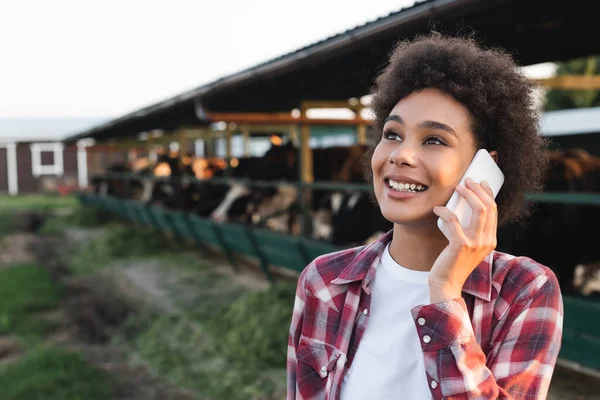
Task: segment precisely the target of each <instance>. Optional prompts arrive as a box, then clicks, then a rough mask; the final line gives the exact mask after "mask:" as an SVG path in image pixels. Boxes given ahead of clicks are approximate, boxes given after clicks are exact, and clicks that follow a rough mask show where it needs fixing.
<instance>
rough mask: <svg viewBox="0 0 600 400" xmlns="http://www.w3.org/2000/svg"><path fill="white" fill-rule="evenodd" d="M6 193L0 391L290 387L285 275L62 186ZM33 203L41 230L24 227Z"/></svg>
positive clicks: (158, 392)
mask: <svg viewBox="0 0 600 400" xmlns="http://www.w3.org/2000/svg"><path fill="white" fill-rule="evenodd" d="M2 200H3V204H2V211H3V220H2V223H3V226H7V225H8V224H10V225H12V226H13V229H11V230H10V231H8V230H5V231H4V232H3V236H2V240H1V246H2V247H1V249H2V250H1V252H2V259H1V267H0V269H1V270H0V304H1V306H0V312H1V314H0V318H1V319H0V323H1V325H0V332H1V334H2V337H1V339H0V343H1V344H0V359H1V360H0V364H1V372H0V384H1V387H2V388H3V393H2V394H3V396H2V399H6V400H17V399H19V400H20V399H27V400H30V399H37V398H39V399H41V398H44V399H66V398H82V399H83V398H84V399H109V398H110V399H281V398H284V397H285V351H286V343H287V328H288V326H289V317H290V309H291V305H292V303H293V293H294V291H293V290H294V282H293V281H289V282H284V281H282V282H279V283H278V284H276V285H274V286H270V285H269V284H268V283H267V281H266V280H265V279H264V277H263V276H262V275H261V274H259V273H257V271H255V270H253V269H252V268H245V269H244V271H243V272H241V273H238V274H234V273H232V270H231V267H230V266H229V265H227V262H226V260H224V259H222V257H220V256H219V255H218V254H213V255H212V256H210V257H209V256H206V255H204V256H201V255H200V254H199V252H198V250H197V249H195V248H194V247H193V246H191V245H187V244H181V243H176V242H175V241H172V240H169V238H164V237H159V236H157V235H156V234H155V233H152V232H146V231H139V230H138V229H136V228H134V227H132V226H128V225H124V224H122V223H119V222H117V221H114V220H110V218H107V216H106V215H98V214H97V213H93V212H90V210H88V209H83V208H80V207H78V206H76V205H75V204H74V202H73V200H72V199H70V198H69V199H63V198H49V199H48V201H47V202H44V201H43V200H44V199H42V198H41V197H37V198H35V199H28V198H24V197H21V198H12V199H8V200H7V199H6V198H2ZM28 202H31V203H35V208H28V205H29V204H27V203H28ZM15 205H16V207H14V206H15ZM40 205H43V206H44V208H46V209H45V210H44V212H43V213H40V214H43V215H44V220H45V221H44V223H43V224H42V225H41V227H40V229H39V231H38V232H37V233H31V232H24V231H23V230H22V229H19V228H20V227H19V226H18V225H19V224H23V225H27V224H26V223H24V222H23V221H24V220H25V219H27V217H29V216H31V215H32V214H31V211H32V210H35V213H36V214H38V213H39V210H40ZM23 225H21V226H23Z"/></svg>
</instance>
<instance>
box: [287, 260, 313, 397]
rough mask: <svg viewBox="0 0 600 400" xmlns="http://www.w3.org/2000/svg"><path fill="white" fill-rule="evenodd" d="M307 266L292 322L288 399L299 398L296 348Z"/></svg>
mask: <svg viewBox="0 0 600 400" xmlns="http://www.w3.org/2000/svg"><path fill="white" fill-rule="evenodd" d="M307 270H308V267H307V268H305V269H304V270H303V271H302V273H301V274H300V277H299V278H298V284H297V286H296V297H295V300H294V308H293V311H292V322H291V325H290V330H289V336H288V348H287V400H298V399H299V397H297V382H296V368H297V363H298V360H297V358H296V349H297V348H298V343H299V341H300V336H301V334H302V324H303V314H304V306H305V304H306V286H305V285H306V272H307Z"/></svg>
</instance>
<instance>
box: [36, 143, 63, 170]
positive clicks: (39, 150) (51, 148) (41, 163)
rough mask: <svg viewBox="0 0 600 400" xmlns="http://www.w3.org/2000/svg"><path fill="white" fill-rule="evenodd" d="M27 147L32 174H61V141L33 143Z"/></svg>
mask: <svg viewBox="0 0 600 400" xmlns="http://www.w3.org/2000/svg"><path fill="white" fill-rule="evenodd" d="M29 147H30V149H31V172H32V174H33V176H35V177H38V176H41V175H57V176H62V175H63V173H64V165H63V144H62V143H33V144H31V145H30V146H29ZM42 155H43V157H42Z"/></svg>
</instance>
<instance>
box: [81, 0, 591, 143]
mask: <svg viewBox="0 0 600 400" xmlns="http://www.w3.org/2000/svg"><path fill="white" fill-rule="evenodd" d="M593 4H595V1H594V0H571V1H569V2H565V1H563V0H529V1H527V2H523V1H518V0H424V1H421V2H418V3H416V4H414V5H413V6H410V7H407V8H404V9H401V10H399V11H396V12H393V13H390V14H389V15H387V16H385V17H381V18H379V19H376V20H374V21H371V22H368V23H365V24H363V25H359V26H356V27H354V28H352V29H349V30H346V31H345V32H342V33H339V34H337V35H333V36H331V37H328V38H325V39H323V40H321V41H319V42H316V43H313V44H311V45H309V46H306V47H303V48H300V49H298V50H296V51H293V52H291V53H288V54H284V55H282V56H279V57H277V58H275V59H272V60H269V61H266V62H264V63H261V64H259V65H256V66H254V67H252V68H249V69H246V70H244V71H241V72H238V73H235V74H232V75H229V76H225V77H223V78H220V79H218V80H216V81H214V82H211V83H208V84H206V85H203V86H200V87H198V88H195V89H193V90H190V91H187V92H184V93H181V94H179V95H177V96H175V97H172V98H169V99H166V100H164V101H161V102H159V103H156V104H153V105H151V106H149V107H146V108H142V109H140V110H137V111H135V112H132V113H130V114H127V115H124V116H122V117H120V118H117V119H114V120H112V121H109V122H107V123H105V124H102V125H99V126H96V127H94V128H92V129H89V130H85V131H82V132H80V133H79V134H78V135H75V136H73V137H70V138H69V139H70V140H74V139H77V138H81V137H94V138H96V139H98V140H106V139H109V138H117V137H124V136H133V135H135V134H137V133H139V132H143V131H148V130H152V129H165V130H170V129H174V128H176V127H178V126H182V125H198V124H199V123H201V122H207V121H205V120H204V111H206V110H209V111H212V112H228V111H229V112H280V111H289V110H291V109H293V108H296V107H299V105H300V102H301V101H302V100H330V99H335V100H339V99H347V98H350V97H360V96H362V95H364V94H366V93H368V91H369V89H370V87H371V85H372V82H373V78H374V77H375V75H376V74H377V73H378V71H379V70H380V69H381V68H382V67H383V66H384V65H385V61H386V56H387V54H388V51H389V50H390V48H391V47H392V45H393V44H394V43H395V42H396V41H397V40H398V39H400V38H406V37H412V36H414V35H415V34H419V33H424V32H427V31H428V30H429V29H430V28H431V22H432V21H435V22H436V26H437V29H438V30H439V31H442V32H443V31H448V32H455V31H457V30H459V31H463V32H465V31H471V30H474V31H476V32H477V36H478V37H479V38H480V39H481V40H482V41H483V43H484V44H486V45H494V46H500V47H503V48H505V49H507V50H508V51H509V52H511V53H512V54H513V55H514V56H515V58H516V60H517V61H518V62H519V63H520V64H521V65H531V64H536V63H541V62H546V61H558V60H565V59H571V58H575V57H580V56H585V55H589V54H590V53H591V52H593V51H595V49H597V48H600V35H597V32H596V31H595V28H594V27H595V26H596V24H595V22H596V21H595V20H594V18H595V14H594V13H593V12H585V9H586V8H590V7H591V6H592V5H593Z"/></svg>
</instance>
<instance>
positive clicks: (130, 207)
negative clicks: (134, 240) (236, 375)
mask: <svg viewBox="0 0 600 400" xmlns="http://www.w3.org/2000/svg"><path fill="white" fill-rule="evenodd" d="M123 208H124V210H125V216H126V217H127V218H128V219H129V220H131V221H132V222H135V223H136V224H142V219H141V215H140V214H139V211H138V209H137V207H136V205H135V203H134V202H133V201H131V200H123Z"/></svg>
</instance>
